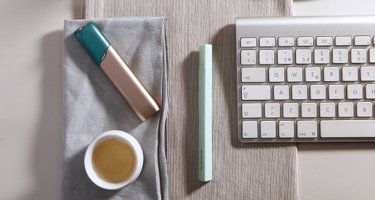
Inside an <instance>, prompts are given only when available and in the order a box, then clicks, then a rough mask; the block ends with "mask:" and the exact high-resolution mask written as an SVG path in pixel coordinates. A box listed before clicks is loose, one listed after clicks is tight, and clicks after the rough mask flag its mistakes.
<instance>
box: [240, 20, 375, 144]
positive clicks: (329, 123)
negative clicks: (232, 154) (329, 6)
mask: <svg viewBox="0 0 375 200" xmlns="http://www.w3.org/2000/svg"><path fill="white" fill-rule="evenodd" d="M374 36H375V16H350V17H280V18H239V19H237V20H236V47H237V52H236V59H237V98H238V136H239V140H240V141H241V142H253V143H259V142H368V141H375V109H374V100H375V37H374Z"/></svg>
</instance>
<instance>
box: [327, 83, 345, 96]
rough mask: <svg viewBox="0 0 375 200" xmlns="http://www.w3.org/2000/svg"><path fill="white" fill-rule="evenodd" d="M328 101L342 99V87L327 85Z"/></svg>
mask: <svg viewBox="0 0 375 200" xmlns="http://www.w3.org/2000/svg"><path fill="white" fill-rule="evenodd" d="M328 93H329V94H328V97H329V99H344V86H343V85H329V86H328Z"/></svg>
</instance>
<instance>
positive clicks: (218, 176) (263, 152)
mask: <svg viewBox="0 0 375 200" xmlns="http://www.w3.org/2000/svg"><path fill="white" fill-rule="evenodd" d="M290 14H291V0H262V1H261V0H253V1H251V0H216V1H209V0H152V1H151V0H150V1H148V0H86V2H85V13H84V16H85V17H86V18H109V17H122V16H166V17H167V29H166V30H167V43H168V44H167V45H168V63H169V64H168V67H169V69H168V76H169V77H168V87H169V89H168V92H169V115H168V121H167V133H166V134H167V135H166V144H167V146H166V148H167V162H168V177H169V186H168V190H169V197H170V199H256V200H259V199H277V200H282V199H285V200H291V199H297V187H296V185H297V182H296V178H297V177H296V176H297V173H296V146H295V145H263V144H262V145H245V144H240V143H239V142H238V140H237V126H236V124H237V122H236V109H237V108H236V105H237V104H236V93H235V91H236V86H235V83H236V81H235V76H236V74H235V73H236V71H235V67H236V66H235V28H234V23H235V18H236V17H247V16H283V15H290ZM201 43H212V44H213V51H214V52H213V53H214V60H213V63H214V69H213V86H214V87H213V97H214V101H213V106H214V115H213V116H214V122H213V131H214V132H213V152H214V154H213V167H214V180H213V181H212V182H210V183H207V184H202V183H200V182H199V181H198V180H197V157H198V152H197V149H198V145H197V144H198V105H197V101H198V98H197V94H198V79H197V78H198V70H197V69H198V68H197V67H198V53H197V51H198V46H199V44H201Z"/></svg>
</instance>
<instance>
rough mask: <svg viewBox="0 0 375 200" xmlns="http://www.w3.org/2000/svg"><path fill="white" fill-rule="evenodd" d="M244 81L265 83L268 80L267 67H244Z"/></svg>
mask: <svg viewBox="0 0 375 200" xmlns="http://www.w3.org/2000/svg"><path fill="white" fill-rule="evenodd" d="M241 75H242V82H243V83H264V82H266V68H264V67H260V68H242V69H241Z"/></svg>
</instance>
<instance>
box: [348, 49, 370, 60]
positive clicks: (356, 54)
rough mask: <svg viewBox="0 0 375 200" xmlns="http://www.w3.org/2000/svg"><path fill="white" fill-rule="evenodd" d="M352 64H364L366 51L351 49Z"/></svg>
mask: <svg viewBox="0 0 375 200" xmlns="http://www.w3.org/2000/svg"><path fill="white" fill-rule="evenodd" d="M351 58H352V60H351V61H352V63H366V62H367V50H366V49H352V51H351Z"/></svg>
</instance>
